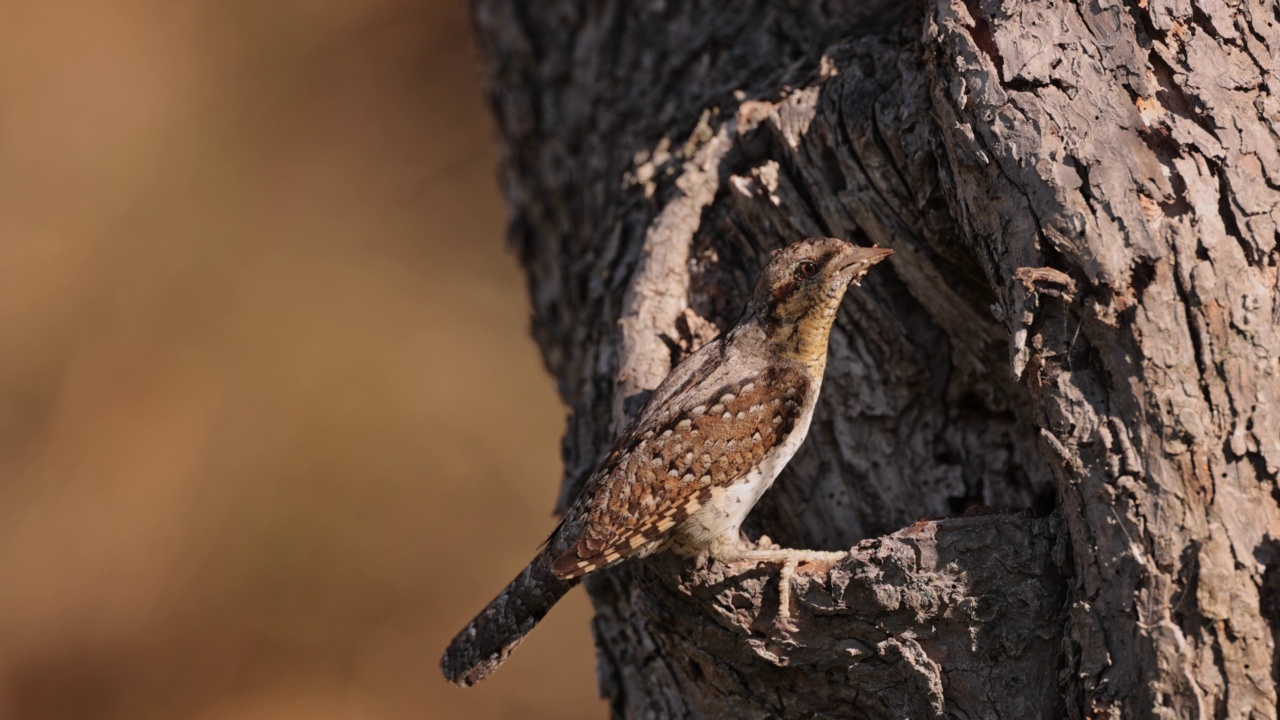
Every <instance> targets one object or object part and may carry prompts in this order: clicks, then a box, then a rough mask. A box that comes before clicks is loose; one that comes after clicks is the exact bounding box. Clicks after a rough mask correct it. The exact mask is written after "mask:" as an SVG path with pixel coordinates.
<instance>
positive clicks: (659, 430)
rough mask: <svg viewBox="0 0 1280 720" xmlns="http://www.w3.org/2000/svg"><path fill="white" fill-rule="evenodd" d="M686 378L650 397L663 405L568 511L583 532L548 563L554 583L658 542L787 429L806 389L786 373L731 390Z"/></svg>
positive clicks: (775, 371) (649, 411)
mask: <svg viewBox="0 0 1280 720" xmlns="http://www.w3.org/2000/svg"><path fill="white" fill-rule="evenodd" d="M677 370H679V368H677ZM673 375H674V373H673ZM686 380H687V382H686V383H685V387H684V388H683V389H682V391H681V392H678V393H666V394H665V396H663V395H662V392H661V391H662V388H659V390H658V391H656V392H655V397H654V399H655V400H657V401H658V402H659V403H660V405H661V406H660V407H651V406H646V407H645V409H644V410H642V411H641V412H640V414H639V416H638V420H637V422H636V423H635V424H634V425H632V426H631V427H630V428H628V429H627V431H626V432H625V433H623V434H622V436H621V437H620V438H619V442H618V443H617V444H616V445H614V448H613V451H612V452H611V453H610V454H609V456H608V457H607V458H606V459H605V461H604V462H603V463H601V465H600V467H599V468H598V469H597V470H596V472H595V473H594V474H593V475H592V477H591V479H590V480H588V482H587V484H586V486H585V487H584V488H583V491H582V494H581V495H579V497H578V499H577V501H576V502H575V503H574V506H573V508H572V509H571V510H570V513H569V516H576V517H574V519H575V520H576V522H569V523H566V527H567V526H574V527H581V528H582V530H581V531H580V533H579V534H578V537H577V539H576V540H574V541H572V542H571V543H570V545H569V549H568V550H567V551H566V552H564V553H563V554H561V555H560V556H559V557H557V558H556V560H555V561H554V563H553V564H552V569H553V571H554V572H555V574H556V575H557V576H559V577H561V578H566V579H567V578H575V577H579V576H582V575H585V574H587V573H589V572H592V571H595V570H599V569H600V568H603V567H607V566H609V565H612V564H614V563H616V562H618V561H620V560H622V559H623V558H625V557H627V556H628V555H631V554H634V553H635V552H637V551H639V550H640V549H642V548H645V547H647V546H649V545H650V544H651V543H654V542H658V541H660V540H661V539H662V538H663V537H664V536H665V535H666V534H667V533H668V531H670V530H671V529H672V528H673V527H675V526H676V525H677V524H679V523H680V522H681V521H682V520H684V519H685V518H687V517H689V515H691V514H692V513H694V512H696V511H697V510H698V508H700V507H702V506H703V505H704V504H705V503H707V502H708V501H709V500H711V499H712V498H714V497H715V496H716V494H717V493H722V492H724V491H725V489H726V488H728V487H729V486H730V485H732V484H734V483H735V482H737V481H738V480H740V479H742V478H743V477H744V476H745V475H746V474H747V473H748V472H750V471H751V469H752V468H754V467H756V466H757V465H759V464H760V463H761V461H762V460H764V458H765V456H766V455H767V454H768V453H769V451H770V450H772V449H773V448H775V447H776V446H777V445H778V444H779V443H780V442H781V441H782V439H783V438H784V437H785V436H786V435H787V434H789V433H790V432H791V431H792V429H793V428H794V427H795V425H796V423H797V421H798V420H799V419H800V415H801V412H802V410H801V408H802V406H803V404H804V398H805V393H806V391H807V390H808V385H809V379H808V376H807V375H806V374H805V373H804V372H803V371H801V370H800V369H798V368H792V367H787V366H769V367H764V368H761V369H760V370H759V371H758V372H756V373H753V374H751V375H750V376H749V377H746V378H742V379H739V380H736V381H732V382H725V381H724V379H723V378H722V374H721V373H717V372H709V373H703V374H702V378H700V379H699V378H696V377H692V378H688V379H686ZM664 384H665V383H664ZM652 404H653V401H651V405H652Z"/></svg>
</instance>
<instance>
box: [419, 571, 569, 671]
mask: <svg viewBox="0 0 1280 720" xmlns="http://www.w3.org/2000/svg"><path fill="white" fill-rule="evenodd" d="M577 584H578V580H577V579H573V580H561V579H560V578H558V577H556V575H555V573H554V572H552V570H551V557H550V553H549V551H548V550H547V549H546V548H543V549H542V550H541V551H540V552H539V553H538V556H537V557H536V558H534V559H533V562H531V563H529V565H528V567H526V568H525V569H524V570H523V571H522V572H521V573H520V574H519V575H517V576H516V579H515V580H512V581H511V583H510V584H509V585H507V587H506V589H504V590H503V591H502V592H501V593H499V594H498V597H496V598H494V599H493V601H492V602H490V603H489V605H488V606H487V607H486V608H485V609H484V610H481V611H480V614H479V615H476V617H475V619H474V620H472V621H471V622H470V623H468V624H467V626H466V627H465V628H463V629H462V632H460V633H458V635H457V636H456V637H455V638H454V639H453V642H451V643H449V647H448V648H447V649H446V650H445V651H444V657H442V658H440V669H441V670H443V671H444V677H445V679H446V680H448V681H449V682H451V683H453V684H455V685H461V686H462V687H470V686H472V685H475V684H476V683H478V682H480V681H481V680H483V679H484V678H485V677H486V676H488V675H489V673H491V672H493V671H494V670H497V669H498V666H499V665H501V664H502V663H504V662H506V660H507V656H508V655H510V654H511V651H512V650H515V648H516V646H517V645H519V644H520V641H521V640H524V636H525V635H528V634H529V631H531V630H533V628H534V626H536V625H537V624H538V622H539V621H541V620H542V618H543V617H545V616H546V614H547V612H548V611H549V610H551V606H553V605H555V604H556V602H558V601H559V600H560V598H562V597H564V594H565V593H567V592H569V590H570V588H572V587H573V586H574V585H577Z"/></svg>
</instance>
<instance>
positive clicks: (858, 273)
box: [840, 247, 893, 285]
mask: <svg viewBox="0 0 1280 720" xmlns="http://www.w3.org/2000/svg"><path fill="white" fill-rule="evenodd" d="M892 254H893V251H892V250H890V249H889V248H880V247H869V248H866V247H854V248H853V249H852V250H850V251H849V252H847V253H845V258H844V264H843V265H842V266H841V268H840V270H841V272H848V273H850V276H849V282H850V283H852V284H854V285H861V284H862V278H863V276H864V275H866V274H867V271H868V270H870V269H871V266H872V265H875V264H876V263H878V262H880V261H881V260H884V259H885V258H887V257H889V256H890V255H892Z"/></svg>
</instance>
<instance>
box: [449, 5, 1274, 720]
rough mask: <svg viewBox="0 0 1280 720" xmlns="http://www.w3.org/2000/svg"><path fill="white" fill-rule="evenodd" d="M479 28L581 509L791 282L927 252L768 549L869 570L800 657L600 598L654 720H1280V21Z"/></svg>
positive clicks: (774, 516) (651, 585)
mask: <svg viewBox="0 0 1280 720" xmlns="http://www.w3.org/2000/svg"><path fill="white" fill-rule="evenodd" d="M474 8H475V17H476V26H477V30H478V35H479V38H480V42H481V47H482V50H483V53H484V56H485V60H486V65H487V68H488V71H489V78H488V80H489V86H490V88H491V93H492V103H493V107H494V111H495V114H496V117H497V119H498V126H499V134H500V141H501V146H502V152H503V159H502V170H501V172H502V180H503V187H504V191H505V193H506V195H507V198H508V200H509V203H510V206H511V213H512V215H511V231H510V234H511V241H512V243H513V245H514V246H515V248H516V249H517V251H518V252H519V255H520V258H521V260H522V262H523V263H524V265H525V267H526V269H527V272H528V276H529V281H530V291H531V297H532V301H533V310H534V316H533V331H534V335H535V337H536V339H537V341H538V343H539V345H540V346H541V348H542V350H543V353H544V356H545V358H546V362H547V365H548V368H549V369H550V371H551V372H552V373H553V374H554V375H555V377H556V378H557V380H558V382H559V387H560V391H561V394H562V395H563V397H564V399H565V401H566V403H567V404H568V405H569V407H570V409H571V412H572V414H571V416H570V419H569V423H568V428H567V431H566V434H565V440H564V459H565V471H566V474H565V482H564V490H563V493H562V495H561V499H560V506H561V507H563V506H564V503H565V502H566V501H567V500H568V499H569V498H571V497H572V496H573V493H574V492H576V490H577V487H578V486H579V483H580V482H581V481H582V480H583V479H584V478H585V477H586V475H587V474H588V473H589V471H590V469H591V467H592V465H593V464H594V462H595V461H596V460H597V458H598V457H599V456H600V454H601V453H602V452H603V450H604V448H605V447H606V446H607V443H608V440H609V438H610V436H611V434H612V432H613V431H614V430H615V429H616V428H617V427H618V425H619V424H620V422H621V421H622V419H623V418H625V417H626V416H627V414H628V413H629V412H630V411H632V410H634V408H635V407H636V406H637V404H638V403H639V402H640V401H642V400H643V398H644V393H645V392H646V391H647V390H650V389H652V388H653V387H654V386H656V385H657V383H658V382H659V381H660V380H661V379H662V377H663V376H664V375H665V374H666V372H667V371H668V370H669V369H670V368H671V367H672V365H673V364H674V363H675V362H676V361H677V360H678V359H679V358H680V357H681V356H682V355H683V354H684V353H686V352H688V351H689V350H690V349H691V348H693V347H695V346H696V345H698V344H699V343H700V342H703V341H705V340H706V339H708V338H709V337H712V336H714V335H715V334H716V333H717V332H718V331H719V330H721V329H724V328H726V327H727V326H728V325H729V324H730V323H732V321H733V320H734V318H735V316H736V313H737V312H738V310H739V309H740V307H741V304H742V302H743V300H744V298H745V296H746V293H747V292H748V291H749V289H750V287H751V281H752V279H753V278H754V275H755V273H756V271H757V270H758V269H759V268H760V267H761V265H762V263H763V259H764V257H765V255H766V254H767V251H768V250H769V249H771V248H773V247H775V246H777V245H779V244H782V243H785V242H789V241H791V240H795V239H798V238H800V237H804V236H812V235H832V236H840V237H851V238H854V239H856V240H857V241H859V242H861V243H864V244H869V243H872V242H875V243H879V244H881V245H885V246H889V247H892V248H893V249H894V250H895V251H896V253H895V255H894V256H893V258H892V264H891V266H890V267H889V268H887V269H881V268H877V270H876V272H873V273H872V274H871V275H870V276H869V277H868V279H867V281H866V282H864V285H863V287H862V288H861V289H857V290H855V291H853V292H851V293H850V299H849V300H847V301H846V307H845V308H844V310H843V312H842V315H841V317H840V319H839V321H838V324H837V328H836V330H835V332H834V334H833V339H832V346H831V359H830V362H829V365H828V370H827V379H826V384H825V386H824V391H823V396H822V399H821V401H820V404H819V408H818V411H817V415H816V417H815V420H814V424H813V428H812V430H811V432H810V436H809V440H808V441H807V443H806V445H805V447H804V448H803V449H802V450H801V452H800V454H799V455H798V456H797V457H796V459H795V460H794V461H793V462H792V463H791V465H790V467H789V468H788V470H787V471H786V472H785V473H784V475H783V477H781V478H780V479H779V481H778V483H777V485H776V486H775V488H774V490H772V491H771V492H770V493H769V494H768V495H767V496H766V497H765V499H764V500H763V501H762V502H761V505H760V506H759V507H758V509H757V510H756V512H755V513H754V514H753V516H752V518H751V519H750V520H749V530H751V531H752V532H755V533H760V532H764V533H767V534H768V535H769V536H770V537H772V538H773V539H774V540H776V541H778V542H780V543H782V544H784V545H789V546H804V547H813V548H822V549H836V548H848V547H850V546H853V545H855V544H856V548H855V551H854V552H853V553H852V555H851V556H850V559H849V560H848V561H846V562H842V563H840V564H838V565H837V566H835V567H833V568H827V569H818V570H815V571H812V572H810V573H808V574H802V575H801V576H799V577H798V578H797V585H796V588H795V593H794V599H795V604H796V608H795V610H794V611H793V615H794V620H793V625H792V626H791V627H789V628H788V627H784V626H782V625H780V624H779V623H777V622H776V615H777V609H778V606H777V602H778V600H777V582H776V580H777V576H776V572H771V571H767V570H762V571H761V572H760V573H751V574H748V575H745V576H738V577H726V576H724V575H723V574H721V571H718V570H717V568H716V567H715V566H712V567H710V568H706V567H703V568H691V567H686V566H685V565H683V564H681V563H680V562H678V561H675V560H673V559H670V558H655V559H653V560H651V561H646V562H642V563H635V564H632V565H630V566H626V567H624V568H623V569H622V570H620V571H618V572H610V573H606V574H604V575H602V576H600V577H598V578H595V579H593V580H592V581H590V582H589V583H588V587H589V588H590V590H591V593H592V597H593V599H594V602H595V604H596V608H597V611H598V614H597V618H596V621H595V630H596V638H597V643H598V645H599V648H600V670H599V679H600V685H601V688H602V690H603V692H604V693H605V694H606V695H607V696H608V697H609V698H611V700H612V702H613V708H614V711H615V714H617V715H620V716H626V717H716V716H721V715H728V714H729V713H732V714H733V715H734V716H739V717H871V718H880V717H886V718H887V717H910V718H917V717H969V718H979V717H983V718H985V717H1006V718H1007V717H1017V718H1036V717H1043V718H1051V717H1060V716H1063V715H1067V716H1070V717H1099V718H1112V717H1114V718H1119V717H1124V718H1144V717H1160V718H1165V717H1168V718H1174V717H1176V718H1249V717H1256V718H1275V717H1277V692H1276V683H1277V674H1278V673H1280V662H1278V661H1277V653H1276V643H1277V634H1278V633H1280V607H1278V606H1277V603H1280V540H1278V539H1277V538H1280V506H1278V498H1280V492H1277V489H1276V483H1277V474H1278V473H1280V422H1277V421H1278V420H1280V376H1278V372H1280V361H1278V360H1277V358H1280V335H1278V334H1277V324H1278V322H1280V293H1278V290H1277V259H1278V257H1280V255H1278V252H1277V240H1278V239H1280V235H1278V234H1277V227H1280V128H1278V127H1277V125H1278V124H1280V99H1278V98H1277V97H1276V96H1275V95H1274V94H1273V89H1272V87H1271V84H1273V83H1274V78H1275V77H1276V71H1277V69H1280V11H1278V10H1277V9H1276V6H1275V4H1274V3H1272V4H1267V3H1266V2H1263V0H1240V1H1239V2H1236V3H1233V4H1231V5H1227V4H1223V3H1220V2H1216V1H1215V2H1201V1H1198V0H1181V1H1179V0H1172V1H1169V2H1164V1H1161V0H1145V2H1139V3H1131V4H1106V3H1087V4H1076V3H1063V2H1055V1H1052V0H1034V1H1031V2H1013V1H1012V0H1005V1H1004V2H1000V1H998V0H968V1H967V2H966V1H964V0H954V1H952V0H932V1H931V2H925V3H920V4H906V3H887V2H867V3H848V4H843V5H841V4H832V3H826V2H820V1H818V0H813V1H812V2H801V1H799V0H796V1H792V2H785V3H783V2H765V1H763V0H756V1H754V2H752V1H745V2H740V3H732V4H722V3H721V4H716V3H709V2H685V3H663V2H651V3H642V2H622V1H619V2H587V1H586V0H578V1H568V0H565V1H562V2H548V3H521V2H516V1H514V0H475V3H474ZM977 507H996V508H1003V509H1005V510H1006V511H1017V512H1006V513H1005V514H986V515H982V516H980V517H967V518H962V519H955V520H924V521H921V522H916V521H917V520H918V519H919V518H922V517H924V518H940V517H944V516H957V515H960V514H963V513H965V512H966V511H970V510H972V509H973V508H977ZM1055 508H1056V512H1055ZM913 523H914V524H913ZM903 528H906V529H903Z"/></svg>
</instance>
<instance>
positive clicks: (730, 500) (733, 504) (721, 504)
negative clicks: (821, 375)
mask: <svg viewBox="0 0 1280 720" xmlns="http://www.w3.org/2000/svg"><path fill="white" fill-rule="evenodd" d="M812 419H813V404H812V403H810V404H809V407H808V409H807V411H805V412H804V413H803V414H802V415H801V416H800V417H799V418H797V420H796V424H795V426H794V427H793V429H792V430H791V432H790V433H788V434H787V436H786V437H785V438H783V439H782V440H781V442H779V443H778V444H777V445H776V446H775V447H774V448H773V449H772V450H770V451H769V452H768V453H766V454H765V456H764V458H763V459H762V460H761V461H760V463H759V464H757V465H756V466H755V467H753V468H751V469H750V470H749V471H747V472H746V473H745V474H744V475H743V476H742V477H741V478H739V479H738V480H737V481H736V482H734V483H731V484H729V485H726V486H724V487H719V488H715V489H714V490H713V491H712V493H711V497H710V498H708V500H707V501H706V502H705V503H704V504H703V505H702V506H701V507H700V508H698V510H697V511H695V512H694V513H692V514H690V515H689V517H688V518H686V519H685V520H684V521H683V522H682V523H680V525H679V526H678V527H676V528H675V530H674V532H673V535H672V547H673V549H675V550H676V551H677V552H682V553H685V554H694V553H697V552H700V551H702V550H704V549H706V548H707V547H709V546H710V545H711V544H712V543H713V542H714V541H716V540H717V539H718V538H722V539H725V540H731V541H732V540H736V539H737V536H738V532H739V528H740V527H741V526H742V521H743V520H745V519H746V517H747V514H748V513H750V512H751V509H752V508H753V507H755V506H756V503H757V502H759V501H760V498H761V497H762V496H763V495H764V493H765V491H767V490H768V489H769V488H770V487H771V486H772V485H773V481H774V480H776V479H777V477H778V474H779V473H781V472H782V468H784V467H786V466H787V463H788V462H790V461H791V458H792V457H794V456H795V454H796V451H797V450H799V449H800V445H801V444H802V443H803V442H804V439H805V436H806V435H807V434H808V433H809V423H810V421H812Z"/></svg>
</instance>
